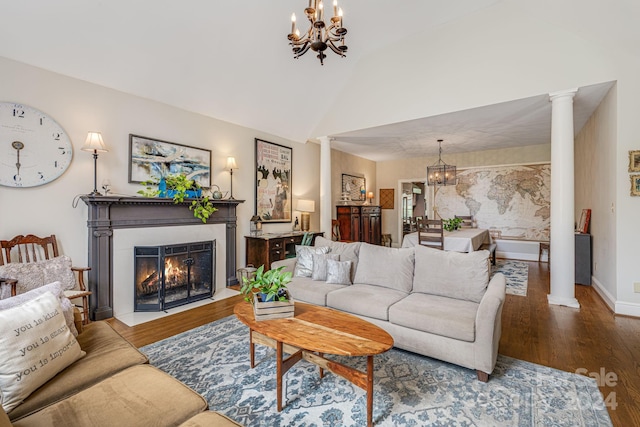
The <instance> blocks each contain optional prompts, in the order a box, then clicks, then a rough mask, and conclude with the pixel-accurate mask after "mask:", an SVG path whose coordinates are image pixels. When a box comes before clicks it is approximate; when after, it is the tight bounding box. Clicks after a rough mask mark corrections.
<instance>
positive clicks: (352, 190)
mask: <svg viewBox="0 0 640 427" xmlns="http://www.w3.org/2000/svg"><path fill="white" fill-rule="evenodd" d="M365 184H366V181H365V179H364V177H363V176H354V175H349V174H346V173H343V174H342V192H343V193H349V197H350V198H351V200H352V201H356V202H364V201H365V197H366V194H367V187H366V185H365Z"/></svg>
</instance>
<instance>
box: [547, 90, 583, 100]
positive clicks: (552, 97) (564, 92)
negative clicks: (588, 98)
mask: <svg viewBox="0 0 640 427" xmlns="http://www.w3.org/2000/svg"><path fill="white" fill-rule="evenodd" d="M576 93H578V88H577V87H576V88H573V89H565V90H560V91H557V92H550V93H549V100H551V101H555V100H556V99H559V98H566V97H568V98H573V97H574V96H576Z"/></svg>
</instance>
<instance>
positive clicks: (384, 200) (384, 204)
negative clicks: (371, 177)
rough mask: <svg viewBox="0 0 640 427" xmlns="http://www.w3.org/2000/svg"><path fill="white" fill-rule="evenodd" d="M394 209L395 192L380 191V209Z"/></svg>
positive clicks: (388, 189) (386, 189)
mask: <svg viewBox="0 0 640 427" xmlns="http://www.w3.org/2000/svg"><path fill="white" fill-rule="evenodd" d="M394 207H395V190H394V189H393V188H381V189H380V208H381V209H393V208H394Z"/></svg>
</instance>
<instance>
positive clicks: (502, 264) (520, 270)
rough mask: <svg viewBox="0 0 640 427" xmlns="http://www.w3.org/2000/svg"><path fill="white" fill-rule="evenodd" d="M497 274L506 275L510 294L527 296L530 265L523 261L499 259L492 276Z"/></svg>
mask: <svg viewBox="0 0 640 427" xmlns="http://www.w3.org/2000/svg"><path fill="white" fill-rule="evenodd" d="M496 273H502V274H504V277H505V278H506V279H507V293H508V294H511V295H520V296H523V297H526V296H527V283H528V279H529V264H527V263H526V262H522V261H509V260H505V259H498V260H496V265H493V266H491V276H493V275H494V274H496Z"/></svg>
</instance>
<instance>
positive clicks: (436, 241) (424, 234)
mask: <svg viewBox="0 0 640 427" xmlns="http://www.w3.org/2000/svg"><path fill="white" fill-rule="evenodd" d="M417 226H418V244H420V245H422V246H428V247H430V248H434V249H440V250H443V249H444V228H443V227H442V220H441V219H424V220H420V221H418V223H417Z"/></svg>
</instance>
